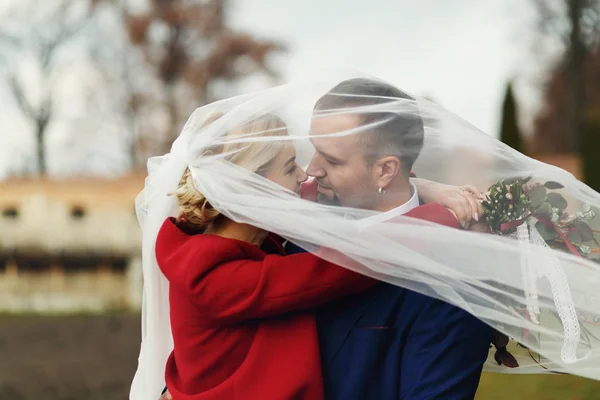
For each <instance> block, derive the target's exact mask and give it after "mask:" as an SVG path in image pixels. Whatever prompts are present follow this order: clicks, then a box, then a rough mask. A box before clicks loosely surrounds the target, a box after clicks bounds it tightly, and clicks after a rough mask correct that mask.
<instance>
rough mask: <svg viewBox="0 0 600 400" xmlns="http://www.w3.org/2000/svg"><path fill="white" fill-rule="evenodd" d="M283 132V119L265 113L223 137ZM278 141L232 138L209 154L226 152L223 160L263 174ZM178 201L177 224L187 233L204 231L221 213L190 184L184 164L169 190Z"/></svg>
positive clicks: (206, 123)
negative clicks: (244, 140) (237, 140)
mask: <svg viewBox="0 0 600 400" xmlns="http://www.w3.org/2000/svg"><path fill="white" fill-rule="evenodd" d="M221 116H222V114H215V115H213V116H211V117H209V118H208V120H207V121H206V122H205V124H204V126H203V127H206V126H207V125H208V124H210V123H212V122H214V121H216V120H217V119H219V118H220V117H221ZM285 135H287V130H286V125H285V123H284V122H283V121H282V120H281V119H280V118H279V117H277V116H275V115H272V114H266V115H263V116H260V117H258V118H256V119H254V120H252V121H250V122H248V123H245V124H243V125H241V126H239V127H236V128H234V129H231V130H230V131H229V132H227V135H226V137H227V139H234V138H239V137H270V136H285ZM281 148H282V143H281V141H264V142H252V143H248V142H244V143H239V142H234V143H228V142H227V141H225V143H223V144H221V145H219V146H215V147H213V148H212V149H211V153H212V154H224V153H226V154H227V156H225V160H227V161H229V162H231V163H233V164H236V165H239V166H240V167H243V168H246V169H247V170H249V171H252V172H255V173H257V174H260V175H262V174H264V173H265V172H266V171H267V170H268V169H269V167H270V166H271V164H272V163H273V160H274V159H275V158H276V157H277V155H278V154H279V152H280V151H281ZM170 194H171V195H174V196H176V197H177V202H178V203H179V217H178V218H177V221H178V224H179V225H180V226H181V227H182V228H184V230H186V231H188V232H189V233H199V232H202V231H204V230H205V229H206V228H207V227H208V225H210V224H213V223H216V222H218V219H219V218H220V217H221V214H220V213H219V211H218V210H216V209H215V208H213V207H212V205H211V204H210V203H209V202H208V200H207V199H206V198H205V197H204V195H203V194H202V193H200V192H199V191H198V190H197V189H196V187H195V186H194V179H193V177H192V174H191V172H190V169H189V168H187V169H186V170H185V172H184V174H183V176H182V177H181V179H180V181H179V186H178V187H177V190H175V191H174V192H172V193H170Z"/></svg>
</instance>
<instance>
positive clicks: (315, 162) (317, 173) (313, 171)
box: [306, 154, 325, 178]
mask: <svg viewBox="0 0 600 400" xmlns="http://www.w3.org/2000/svg"><path fill="white" fill-rule="evenodd" d="M306 173H307V174H308V175H310V176H314V177H315V178H322V177H324V176H325V170H324V169H323V167H321V162H320V160H319V155H318V154H315V155H314V157H313V158H312V160H311V161H310V164H309V165H308V168H306Z"/></svg>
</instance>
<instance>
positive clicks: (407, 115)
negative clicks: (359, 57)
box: [314, 78, 424, 174]
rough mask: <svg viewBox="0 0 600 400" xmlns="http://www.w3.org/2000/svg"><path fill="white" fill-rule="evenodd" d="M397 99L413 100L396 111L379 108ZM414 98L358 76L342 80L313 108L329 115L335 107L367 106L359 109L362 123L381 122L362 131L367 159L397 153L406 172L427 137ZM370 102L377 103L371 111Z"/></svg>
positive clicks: (406, 172) (408, 170) (385, 84)
mask: <svg viewBox="0 0 600 400" xmlns="http://www.w3.org/2000/svg"><path fill="white" fill-rule="evenodd" d="M398 99H406V100H409V102H406V103H407V105H408V104H410V103H411V102H412V104H410V105H409V106H407V108H406V110H405V109H402V110H400V109H399V110H398V111H397V112H394V111H390V110H389V109H387V110H386V109H385V107H381V108H380V109H379V110H378V109H377V107H376V106H377V105H384V104H386V103H391V102H394V101H397V100H398ZM414 100H415V99H414V98H413V97H411V96H409V95H408V94H406V93H404V92H403V91H401V90H400V89H398V88H396V87H395V86H392V85H390V84H388V83H386V82H383V81H379V80H375V79H366V78H356V79H349V80H346V81H343V82H342V83H340V84H338V85H337V86H335V87H334V88H333V89H331V90H330V91H329V92H327V93H326V94H325V95H324V96H322V97H321V98H320V99H319V100H318V101H317V103H316V105H315V108H314V111H315V112H316V114H317V115H318V113H319V111H321V112H323V114H325V115H327V114H329V113H331V114H334V113H335V110H340V111H341V110H344V109H352V108H355V107H365V109H364V111H361V110H357V114H358V115H359V117H360V118H361V122H362V124H364V125H369V124H374V123H378V122H380V123H379V124H378V125H377V126H374V127H373V128H372V130H373V132H372V133H368V134H362V133H361V140H363V144H364V146H365V149H363V150H364V151H365V154H366V161H367V163H369V164H370V163H373V162H375V161H376V160H377V159H379V158H381V157H385V156H390V155H391V156H397V157H398V158H399V159H400V162H401V164H402V169H403V172H404V173H405V174H408V173H410V171H411V169H412V166H413V164H414V162H415V161H416V159H417V157H418V156H419V154H420V152H421V149H422V148H423V137H424V128H423V120H422V118H421V116H420V115H419V112H418V111H417V107H416V104H415V103H414ZM369 106H374V110H373V111H368V107H369ZM348 111H350V110H348ZM384 121H385V122H384Z"/></svg>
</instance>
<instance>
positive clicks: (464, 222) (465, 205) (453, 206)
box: [411, 178, 483, 231]
mask: <svg viewBox="0 0 600 400" xmlns="http://www.w3.org/2000/svg"><path fill="white" fill-rule="evenodd" d="M411 182H412V183H413V184H414V185H415V186H416V187H417V192H418V194H419V197H420V198H421V199H422V200H423V201H424V202H425V203H436V204H439V205H441V206H444V207H446V208H447V209H449V210H450V211H452V213H453V214H454V216H455V217H456V219H457V220H458V222H459V223H460V224H461V226H462V227H463V228H465V229H468V228H469V226H471V224H473V222H474V221H475V222H479V219H480V218H481V217H482V216H483V207H482V206H481V203H480V201H481V200H483V194H482V193H481V191H479V190H477V188H476V187H475V186H471V185H464V186H452V185H444V184H442V183H437V182H433V181H428V180H426V179H421V178H411ZM482 221H483V218H482ZM482 228H483V226H482ZM477 231H479V230H477Z"/></svg>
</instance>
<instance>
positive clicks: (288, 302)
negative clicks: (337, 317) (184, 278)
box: [187, 253, 376, 324]
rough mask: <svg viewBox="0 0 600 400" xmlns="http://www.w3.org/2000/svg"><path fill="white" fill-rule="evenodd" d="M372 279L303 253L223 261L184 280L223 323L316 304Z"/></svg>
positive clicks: (197, 299) (360, 287) (369, 283)
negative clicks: (256, 259) (186, 280)
mask: <svg viewBox="0 0 600 400" xmlns="http://www.w3.org/2000/svg"><path fill="white" fill-rule="evenodd" d="M375 283H376V281H374V280H372V279H370V278H368V277H366V276H363V275H360V274H357V273H355V272H352V271H350V270H348V269H346V268H343V267H340V266H338V265H335V264H332V263H330V262H328V261H325V260H323V259H320V258H318V257H316V256H315V255H313V254H310V253H305V254H295V255H291V256H278V255H268V256H266V257H265V258H264V260H261V261H250V260H234V261H229V262H225V263H223V264H219V265H216V266H215V267H214V268H213V269H211V270H210V271H208V273H204V274H193V273H192V274H190V276H189V277H188V282H187V286H188V290H189V291H190V293H191V295H192V298H193V299H194V300H193V301H194V302H195V303H196V304H197V305H198V306H200V308H201V309H202V310H203V311H204V312H205V313H206V317H207V318H208V319H210V320H212V321H214V322H218V323H221V324H223V323H225V324H226V323H236V322H239V321H242V320H249V319H254V318H260V317H268V316H274V315H279V314H283V313H287V312H291V311H297V310H303V309H307V308H311V307H315V306H317V305H321V304H323V303H326V302H328V301H331V300H333V299H335V298H338V297H341V296H344V295H347V294H350V293H357V292H361V291H364V290H366V289H368V288H370V287H371V286H373V285H374V284H375Z"/></svg>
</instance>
